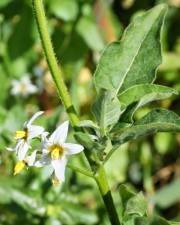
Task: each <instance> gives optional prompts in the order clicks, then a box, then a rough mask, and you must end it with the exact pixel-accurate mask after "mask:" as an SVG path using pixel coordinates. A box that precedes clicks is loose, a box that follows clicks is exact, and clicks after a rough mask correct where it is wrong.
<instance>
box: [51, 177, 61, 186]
mask: <svg viewBox="0 0 180 225" xmlns="http://www.w3.org/2000/svg"><path fill="white" fill-rule="evenodd" d="M52 184H53V186H54V187H57V186H59V184H60V181H59V180H58V179H57V177H56V176H54V177H53V178H52Z"/></svg>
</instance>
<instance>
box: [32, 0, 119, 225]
mask: <svg viewBox="0 0 180 225" xmlns="http://www.w3.org/2000/svg"><path fill="white" fill-rule="evenodd" d="M32 5H33V9H34V13H35V18H36V23H37V26H38V32H39V35H40V38H41V42H42V46H43V50H44V53H45V56H46V60H47V63H48V66H49V69H50V72H51V75H52V77H53V80H54V82H55V84H56V87H57V91H58V95H59V97H60V99H61V101H62V103H63V105H64V106H65V109H66V112H67V113H68V117H69V120H70V122H71V125H72V126H73V127H74V128H76V127H77V126H78V123H79V118H78V116H77V114H76V112H75V109H74V106H73V104H72V102H71V97H70V95H69V93H68V90H67V87H66V85H65V83H64V80H63V74H62V71H61V70H60V68H59V65H58V63H57V60H56V57H55V54H54V50H53V46H52V42H51V39H50V36H49V32H48V26H47V21H46V16H45V11H44V7H43V1H42V0H32ZM85 155H86V158H87V160H88V161H89V162H91V160H90V158H89V157H88V154H86V153H85ZM90 166H92V165H91V163H90ZM79 172H80V171H79ZM94 179H95V181H96V183H97V185H98V187H99V190H100V193H101V195H102V198H103V201H104V204H105V206H106V210H107V213H108V216H109V219H110V221H111V224H112V225H120V222H119V218H118V215H117V212H116V209H115V205H114V202H113V199H112V195H111V191H110V188H109V185H108V182H107V179H106V176H105V171H104V168H103V167H101V168H100V169H99V170H98V171H97V173H96V175H95V176H94Z"/></svg>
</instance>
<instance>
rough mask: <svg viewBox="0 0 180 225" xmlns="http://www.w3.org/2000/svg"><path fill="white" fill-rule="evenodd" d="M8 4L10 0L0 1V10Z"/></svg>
mask: <svg viewBox="0 0 180 225" xmlns="http://www.w3.org/2000/svg"><path fill="white" fill-rule="evenodd" d="M10 2H12V0H1V1H0V8H3V7H5V6H6V5H8V4H9V3H10Z"/></svg>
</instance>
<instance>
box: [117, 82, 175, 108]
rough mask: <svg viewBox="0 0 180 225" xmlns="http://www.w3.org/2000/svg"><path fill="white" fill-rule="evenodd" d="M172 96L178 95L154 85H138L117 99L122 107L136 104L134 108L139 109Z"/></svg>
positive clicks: (168, 89) (171, 90)
mask: <svg viewBox="0 0 180 225" xmlns="http://www.w3.org/2000/svg"><path fill="white" fill-rule="evenodd" d="M173 94H178V92H177V91H176V90H174V89H173V88H169V87H165V86H162V85H156V84H139V85H134V86H132V87H130V88H128V89H127V90H126V91H124V92H123V93H121V94H120V95H119V96H118V99H119V101H120V103H121V104H123V106H124V107H127V106H128V105H130V104H132V103H133V102H138V105H137V106H136V108H139V107H141V106H143V105H145V104H147V103H149V102H152V101H154V100H161V99H165V98H169V97H170V96H171V95H173Z"/></svg>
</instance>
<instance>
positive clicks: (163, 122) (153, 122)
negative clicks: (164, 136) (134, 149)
mask: <svg viewBox="0 0 180 225" xmlns="http://www.w3.org/2000/svg"><path fill="white" fill-rule="evenodd" d="M170 131H174V132H179V131H180V117H179V116H178V115H177V114H176V113H174V112H171V111H169V110H166V109H159V108H157V109H153V110H152V111H151V112H149V113H148V114H146V115H145V116H144V117H143V118H141V119H140V120H139V121H137V122H136V123H134V124H133V125H132V126H131V127H129V128H126V129H119V130H117V131H116V132H114V134H113V136H112V141H114V142H115V143H118V144H123V143H125V142H127V141H130V140H134V139H137V138H139V137H142V136H146V135H149V134H153V133H156V132H170Z"/></svg>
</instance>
